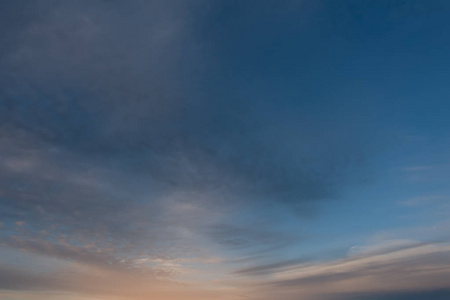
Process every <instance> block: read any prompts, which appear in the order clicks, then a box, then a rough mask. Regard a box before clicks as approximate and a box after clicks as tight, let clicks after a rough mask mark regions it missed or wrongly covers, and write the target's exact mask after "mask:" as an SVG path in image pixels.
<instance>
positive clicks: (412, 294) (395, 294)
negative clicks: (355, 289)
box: [321, 289, 450, 300]
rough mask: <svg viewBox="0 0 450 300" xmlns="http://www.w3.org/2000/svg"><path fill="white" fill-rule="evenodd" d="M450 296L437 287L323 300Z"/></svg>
mask: <svg viewBox="0 0 450 300" xmlns="http://www.w3.org/2000/svg"><path fill="white" fill-rule="evenodd" d="M449 297H450V290H448V289H436V290H417V291H403V292H392V293H359V294H345V295H339V294H337V295H333V296H330V297H326V298H321V299H323V300H446V299H448V298H449Z"/></svg>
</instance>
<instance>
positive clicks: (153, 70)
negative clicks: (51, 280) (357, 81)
mask: <svg viewBox="0 0 450 300" xmlns="http://www.w3.org/2000/svg"><path fill="white" fill-rule="evenodd" d="M127 3H128V2H127ZM2 5H4V7H6V8H5V11H4V12H3V13H4V14H12V15H17V14H18V15H17V18H15V19H14V22H13V21H7V22H8V24H9V25H10V26H9V27H8V28H3V29H2V30H1V31H0V36H1V37H0V38H1V40H2V41H3V40H4V41H7V43H6V44H5V46H4V47H3V48H2V51H1V53H0V55H1V57H0V64H1V71H0V79H1V82H2V83H1V84H0V97H1V100H2V101H0V134H1V136H0V137H1V140H0V147H1V157H0V159H1V162H2V166H1V169H0V179H1V180H2V182H3V183H4V184H3V185H2V186H1V194H0V208H1V216H2V218H4V219H6V220H7V222H6V223H7V224H6V225H5V227H6V228H7V229H6V230H3V232H2V235H7V236H8V235H14V236H16V237H17V238H23V239H24V240H25V241H27V240H29V238H30V237H31V236H34V235H37V236H39V237H42V238H43V239H45V240H46V241H52V240H53V239H54V238H56V237H59V236H61V235H69V236H71V237H72V241H70V243H71V244H72V245H74V244H77V243H80V244H83V245H84V244H90V243H94V244H96V245H97V246H98V247H105V248H108V247H109V246H111V245H118V246H117V248H120V249H122V250H120V249H117V252H116V253H114V255H119V252H120V251H130V252H132V253H133V254H136V253H140V251H141V250H139V249H148V251H149V252H158V250H157V249H167V248H177V247H175V246H174V244H176V243H175V242H174V240H176V241H185V239H186V238H185V237H184V236H183V233H182V232H183V230H191V231H194V230H196V229H198V228H201V227H202V226H211V227H210V228H211V230H209V231H208V230H203V231H201V234H204V235H205V236H206V238H210V239H212V240H214V241H215V242H217V243H218V244H219V245H222V246H225V247H228V248H233V249H244V250H246V251H247V250H248V249H250V250H252V251H253V252H255V251H264V250H267V249H269V250H270V249H275V248H277V247H283V246H285V245H287V244H289V243H292V242H298V241H299V239H298V237H290V236H285V235H280V233H279V231H277V230H276V229H274V230H269V229H266V228H265V227H264V226H260V227H259V229H258V230H252V229H250V228H249V227H250V225H251V224H250V223H246V222H241V223H238V224H236V222H235V220H233V218H235V217H236V215H237V214H238V213H236V211H237V210H239V208H240V207H246V208H247V209H255V210H264V209H266V210H268V209H270V207H271V205H272V204H282V206H283V205H285V206H286V207H289V209H291V208H294V209H293V211H296V212H297V213H298V214H302V215H306V214H307V212H309V211H310V207H311V205H312V204H313V203H314V202H316V201H318V200H323V199H326V198H332V197H336V195H337V193H338V191H339V187H340V185H341V184H342V183H343V181H344V179H343V178H345V174H346V168H347V167H349V168H352V167H353V166H354V163H353V161H352V160H349V159H348V157H359V156H360V155H361V153H360V151H359V150H358V147H357V146H355V145H357V144H358V141H352V140H351V138H346V139H345V141H348V143H343V142H342V140H339V138H340V137H344V136H348V135H347V132H345V133H343V132H341V131H339V130H337V129H336V128H332V129H326V128H323V127H320V128H316V127H315V125H314V124H309V123H307V122H306V121H305V122H302V121H300V120H296V121H289V122H285V120H284V116H283V112H272V111H271V110H270V109H267V110H265V109H262V110H256V109H253V104H254V103H253V102H252V101H256V100H254V99H253V100H252V99H250V100H248V101H242V102H244V103H239V102H240V101H238V100H229V99H226V101H225V100H224V99H222V98H221V97H220V96H218V95H211V94H208V93H207V92H203V90H204V89H206V88H204V86H206V85H208V80H205V79H204V78H205V77H207V76H205V73H203V72H205V70H206V69H207V67H206V66H205V64H206V65H207V64H208V55H209V54H210V53H208V51H207V49H205V48H206V47H205V45H207V42H206V43H205V42H204V41H202V37H201V36H199V33H198V31H197V30H196V29H198V28H197V26H201V19H199V18H201V15H202V13H203V11H204V9H205V7H208V5H207V4H205V3H204V2H203V1H200V2H195V4H193V3H192V2H187V1H136V2H133V3H131V4H126V5H125V4H124V3H122V2H115V1H79V2H74V3H68V2H58V1H38V2H25V3H21V4H20V6H21V8H20V9H19V8H18V4H16V3H15V2H12V1H11V2H5V3H2ZM8 20H10V19H8ZM199 31H201V30H199ZM12 36H13V37H14V38H11V37H12ZM205 52H206V53H205ZM205 57H206V58H205ZM239 100H240V99H239ZM267 118H269V120H271V121H273V120H274V119H276V122H275V123H277V124H278V125H279V126H278V125H277V126H268V125H267V124H266V119H267ZM298 119H300V117H298ZM311 127H313V128H311ZM338 131H339V132H338ZM342 131H343V130H342ZM352 142H353V143H352ZM342 144H343V145H344V146H339V147H337V145H342ZM323 149H325V150H323ZM319 152H320V154H318V153H319ZM349 153H351V155H350V154H349ZM353 154H354V155H353ZM352 155H353V156H352ZM174 195H182V196H179V197H178V196H177V197H175V196H174ZM175 198H176V199H175ZM167 199H170V201H168V200H167ZM166 202H167V203H169V202H170V203H171V204H173V206H174V207H178V206H179V207H182V206H183V205H186V206H188V207H189V204H192V207H194V208H199V207H200V208H202V209H204V211H201V212H198V213H196V214H193V213H192V211H190V212H189V214H192V216H191V217H188V216H186V213H183V210H182V209H180V211H181V212H180V211H175V209H172V210H171V209H170V207H168V204H167V203H166ZM192 207H191V209H192ZM305 211H306V213H305ZM271 213H272V216H265V217H264V218H266V219H264V221H267V222H269V221H270V222H273V221H274V220H277V216H275V215H276V214H277V212H275V211H273V212H272V211H271ZM215 214H219V215H220V216H221V217H222V219H225V220H223V221H215V220H214V218H213V216H215ZM278 220H280V218H278ZM16 221H25V222H26V225H25V226H22V227H20V228H17V226H16V225H15V222H16ZM199 232H200V231H199ZM196 238H197V237H196ZM202 238H204V237H200V238H199V239H202ZM191 243H192V241H191ZM130 245H133V246H130ZM142 251H146V250H142ZM174 251H176V250H174ZM55 255H56V254H55Z"/></svg>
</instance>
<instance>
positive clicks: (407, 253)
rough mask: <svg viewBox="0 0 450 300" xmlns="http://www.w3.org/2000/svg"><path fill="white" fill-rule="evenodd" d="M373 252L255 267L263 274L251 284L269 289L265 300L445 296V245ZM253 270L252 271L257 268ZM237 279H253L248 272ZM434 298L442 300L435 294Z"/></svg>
mask: <svg viewBox="0 0 450 300" xmlns="http://www.w3.org/2000/svg"><path fill="white" fill-rule="evenodd" d="M395 245H396V246H395ZM374 247H375V248H374V249H373V250H370V251H369V250H366V251H364V252H362V253H359V254H352V255H350V256H349V257H348V258H345V259H338V260H334V261H329V262H300V263H295V262H293V263H291V264H288V263H286V264H285V262H281V263H279V264H274V267H272V266H270V265H269V267H268V268H265V266H260V268H262V269H266V274H265V277H264V279H263V280H261V281H254V280H253V281H251V282H253V284H256V286H258V288H261V287H262V286H270V287H271V288H268V289H265V288H262V289H263V290H264V292H267V293H268V294H267V297H275V296H278V297H281V296H283V297H286V299H291V298H292V299H295V297H294V295H303V296H304V297H305V298H306V299H309V298H308V297H310V298H311V299H315V298H314V297H319V299H341V298H340V296H339V295H345V296H343V298H342V299H347V298H346V297H349V298H348V299H353V298H352V297H356V298H357V296H352V294H355V295H356V294H358V295H362V296H365V297H367V299H372V298H371V297H374V298H376V297H377V296H376V295H380V297H381V298H380V299H384V298H383V297H384V296H381V295H383V293H385V294H386V296H385V297H386V299H391V298H389V297H391V296H390V295H395V294H397V293H398V294H399V295H401V294H402V293H404V294H405V296H406V295H407V294H409V295H413V294H414V293H415V292H413V291H417V293H418V295H421V294H422V293H423V294H424V295H425V294H427V293H428V291H431V292H430V294H431V295H432V294H433V293H432V291H444V293H445V291H447V289H448V280H449V277H450V260H449V257H450V256H449V254H450V246H449V245H448V244H447V243H427V244H423V243H408V245H407V244H406V243H390V244H389V245H387V246H383V245H374ZM253 269H256V270H258V267H254V268H253ZM239 273H241V275H242V276H248V275H254V274H253V272H252V271H251V269H250V272H246V271H245V270H244V272H242V271H241V272H238V274H239ZM244 278H245V277H244ZM281 288H282V289H281ZM271 289H273V290H274V292H273V293H272V292H271ZM405 291H408V292H405ZM261 293H262V292H261ZM313 295H315V296H313ZM436 295H443V294H441V293H440V292H436ZM297 297H298V296H297ZM392 297H393V296H392ZM436 297H437V296H436ZM263 298H264V297H263ZM356 298H355V299H356ZM358 299H359V298H358ZM362 299H365V298H364V297H362ZM377 299H378V298H377ZM437 299H439V298H437Z"/></svg>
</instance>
